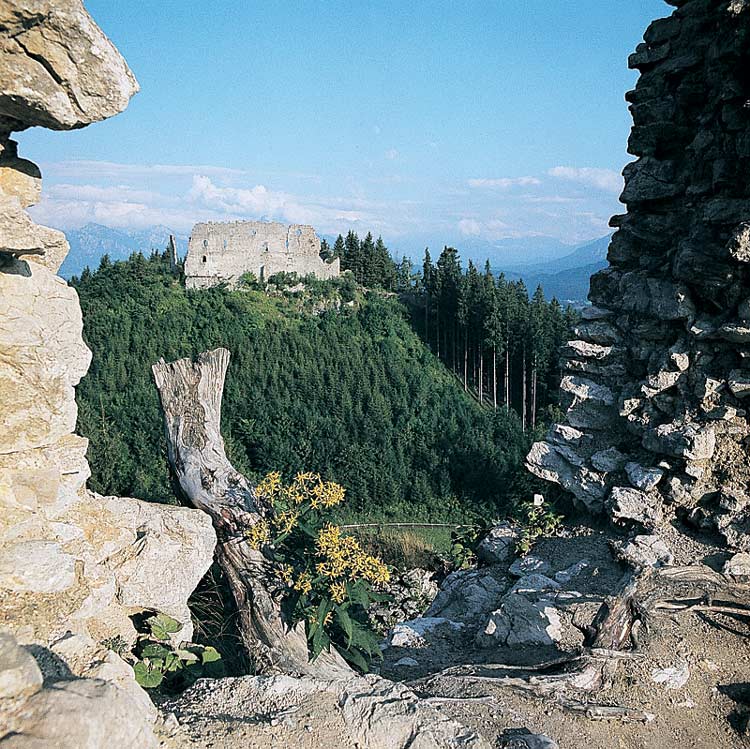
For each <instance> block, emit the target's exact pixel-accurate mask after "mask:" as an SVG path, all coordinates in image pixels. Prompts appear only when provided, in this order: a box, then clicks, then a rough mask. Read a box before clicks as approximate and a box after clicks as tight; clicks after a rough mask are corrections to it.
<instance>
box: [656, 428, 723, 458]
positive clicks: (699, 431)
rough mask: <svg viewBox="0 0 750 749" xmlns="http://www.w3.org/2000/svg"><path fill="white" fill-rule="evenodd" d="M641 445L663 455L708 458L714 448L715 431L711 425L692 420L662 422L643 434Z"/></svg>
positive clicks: (710, 456) (711, 455)
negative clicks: (680, 422) (683, 422)
mask: <svg viewBox="0 0 750 749" xmlns="http://www.w3.org/2000/svg"><path fill="white" fill-rule="evenodd" d="M643 446H644V447H645V448H646V449H647V450H651V451H652V452H655V453H661V454H663V455H674V456H675V457H682V458H687V459H688V460H710V459H711V458H712V457H713V454H714V450H715V449H716V433H715V432H714V429H713V427H711V426H703V427H702V426H700V425H698V424H695V423H692V422H688V423H687V424H679V423H669V424H662V425H660V426H658V427H656V428H655V429H652V430H649V431H647V432H646V433H645V434H644V436H643Z"/></svg>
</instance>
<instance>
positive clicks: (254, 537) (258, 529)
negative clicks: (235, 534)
mask: <svg viewBox="0 0 750 749" xmlns="http://www.w3.org/2000/svg"><path fill="white" fill-rule="evenodd" d="M245 535H246V536H247V540H248V543H249V544H250V546H251V547H252V548H253V549H260V548H261V547H263V546H264V545H265V544H267V543H268V542H269V541H270V540H271V529H270V527H269V526H268V522H267V521H266V520H259V521H258V522H257V523H255V525H253V526H252V527H251V528H249V529H248V530H247V531H245Z"/></svg>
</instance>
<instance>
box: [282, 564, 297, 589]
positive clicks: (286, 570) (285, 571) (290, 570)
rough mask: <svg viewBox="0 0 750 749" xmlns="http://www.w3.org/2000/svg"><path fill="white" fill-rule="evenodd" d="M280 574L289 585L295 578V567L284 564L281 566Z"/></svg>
mask: <svg viewBox="0 0 750 749" xmlns="http://www.w3.org/2000/svg"><path fill="white" fill-rule="evenodd" d="M279 576H280V577H281V579H282V580H283V581H284V582H285V583H286V584H287V585H291V584H292V580H293V579H294V578H293V576H294V567H292V565H291V564H282V565H281V566H280V567H279Z"/></svg>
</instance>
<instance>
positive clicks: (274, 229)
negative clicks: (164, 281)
mask: <svg viewBox="0 0 750 749" xmlns="http://www.w3.org/2000/svg"><path fill="white" fill-rule="evenodd" d="M281 272H286V273H296V274H297V275H299V276H306V275H308V274H310V273H312V274H314V275H316V276H317V277H318V278H336V277H337V276H338V275H339V260H338V258H336V259H335V260H334V261H333V262H331V263H327V262H325V261H324V260H322V259H321V257H320V239H318V236H317V234H316V233H315V230H314V229H313V228H312V226H302V225H296V224H293V225H292V226H286V225H284V224H279V223H268V222H265V221H235V222H233V223H214V222H209V223H207V224H196V226H195V227H194V228H193V232H192V234H191V236H190V243H189V245H188V254H187V258H186V260H185V276H186V284H187V287H188V288H189V289H204V288H209V287H211V286H216V285H218V284H220V283H227V284H229V285H230V286H234V285H236V284H237V282H238V281H239V279H240V277H241V276H242V275H243V274H244V273H254V274H255V275H256V276H257V278H258V279H259V280H261V281H267V280H268V279H269V278H270V277H271V276H272V275H274V274H275V273H281Z"/></svg>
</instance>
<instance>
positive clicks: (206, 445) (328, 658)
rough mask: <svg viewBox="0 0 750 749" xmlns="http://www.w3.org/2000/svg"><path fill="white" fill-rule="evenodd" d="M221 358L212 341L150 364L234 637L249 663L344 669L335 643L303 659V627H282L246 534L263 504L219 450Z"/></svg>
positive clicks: (291, 669) (177, 466) (173, 456)
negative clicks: (212, 538) (203, 522)
mask: <svg viewBox="0 0 750 749" xmlns="http://www.w3.org/2000/svg"><path fill="white" fill-rule="evenodd" d="M228 365H229V351H227V350H226V349H223V348H219V349H215V350H214V351H209V352H207V353H204V354H201V355H200V356H199V357H198V359H197V361H195V362H193V361H192V360H191V359H180V360H179V361H175V362H172V363H169V364H168V363H166V362H165V361H164V360H161V361H160V362H159V363H158V364H154V366H153V367H152V370H153V373H154V380H155V381H156V387H157V388H158V390H159V395H160V397H161V404H162V408H163V410H164V425H165V429H166V435H167V448H168V453H169V463H170V466H171V468H172V471H173V473H174V476H175V478H176V479H177V482H178V483H179V487H180V489H181V491H182V493H183V495H184V497H185V499H186V500H187V501H188V502H189V503H190V504H191V505H193V507H196V508H197V509H199V510H203V511H204V512H207V513H208V514H209V515H210V516H211V519H212V520H213V524H214V528H215V529H216V535H217V537H218V544H217V547H216V556H217V559H218V562H219V564H220V565H221V567H222V569H223V570H224V572H225V573H226V576H227V579H228V580H229V585H230V587H231V589H232V593H233V595H234V598H235V601H236V602H237V608H238V611H239V619H240V630H241V632H242V639H243V642H244V644H245V647H246V648H247V651H248V653H249V654H250V657H251V659H252V661H253V663H254V666H255V668H256V670H257V671H258V672H263V673H278V672H282V673H287V674H315V675H318V676H321V677H324V678H325V677H333V676H341V675H344V674H347V673H351V670H350V669H349V667H348V666H347V665H346V663H345V661H344V660H343V659H342V658H341V657H340V656H339V655H338V654H337V653H336V652H335V651H331V653H322V654H321V655H320V657H319V658H318V659H317V660H316V661H315V663H310V662H309V660H308V649H307V639H306V637H305V630H304V627H303V626H302V625H301V624H298V625H297V626H296V627H294V628H292V629H290V628H289V626H288V624H287V622H285V621H284V617H283V616H282V613H281V606H280V602H279V601H278V600H277V598H276V597H275V596H274V595H273V594H272V593H271V591H270V589H269V580H268V566H269V565H268V560H267V559H266V558H265V557H264V555H263V554H262V552H260V551H257V550H255V549H253V548H252V547H251V546H250V544H249V543H248V541H247V539H246V535H245V533H246V531H247V529H248V528H250V527H252V526H253V525H254V524H255V523H257V522H258V521H259V520H260V519H261V517H262V516H263V515H264V514H265V513H266V512H267V511H268V508H266V507H263V506H261V505H260V503H259V502H258V500H257V498H256V496H255V491H254V489H253V487H252V485H251V484H250V483H249V482H248V480H247V479H246V478H245V477H244V476H243V475H242V474H240V473H238V472H237V471H236V470H235V469H234V468H233V467H232V464H231V463H230V462H229V460H228V459H227V456H226V453H225V452H224V440H223V439H222V437H221V399H222V393H223V390H224V377H225V375H226V371H227V366H228Z"/></svg>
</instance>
